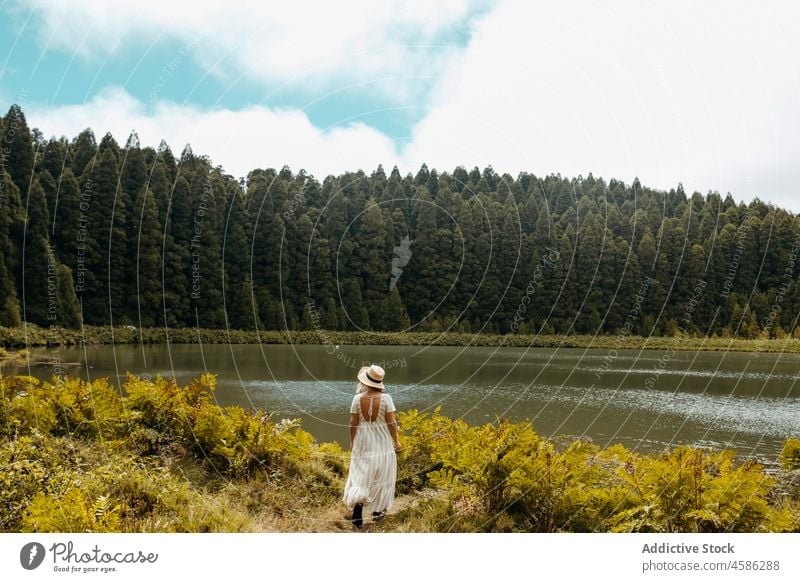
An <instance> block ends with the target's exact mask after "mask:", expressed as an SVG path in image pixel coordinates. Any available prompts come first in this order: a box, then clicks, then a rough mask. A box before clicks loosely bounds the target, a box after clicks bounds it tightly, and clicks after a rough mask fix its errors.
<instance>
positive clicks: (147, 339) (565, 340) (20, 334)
mask: <svg viewBox="0 0 800 582" xmlns="http://www.w3.org/2000/svg"><path fill="white" fill-rule="evenodd" d="M166 342H170V343H175V344H196V343H203V344H226V343H234V344H257V343H262V344H289V343H293V344H323V345H400V346H405V345H407V346H418V345H426V346H427V345H439V346H486V347H498V346H507V347H540V348H557V347H561V348H598V349H606V350H621V349H634V350H642V349H653V350H690V351H697V350H701V351H742V352H773V353H800V339H797V338H790V337H787V338H783V339H776V338H772V339H769V338H764V339H738V338H721V337H709V338H706V337H688V336H681V337H639V336H632V335H609V336H589V335H570V336H561V335H538V336H537V335H525V334H506V335H496V334H471V333H455V332H447V333H438V332H401V333H388V332H353V331H327V330H317V331H293V332H287V331H246V330H225V329H195V328H175V329H168V328H160V327H153V328H142V329H130V328H126V327H116V328H113V329H112V328H110V327H97V326H85V327H84V328H83V329H80V330H79V329H67V328H61V327H53V328H41V327H38V326H35V325H28V326H25V327H0V347H4V348H29V347H37V346H59V345H62V346H70V345H82V344H84V343H86V344H132V343H133V344H138V343H145V344H157V343H166Z"/></svg>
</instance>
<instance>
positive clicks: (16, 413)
mask: <svg viewBox="0 0 800 582" xmlns="http://www.w3.org/2000/svg"><path fill="white" fill-rule="evenodd" d="M214 387H215V378H214V376H213V375H204V376H202V377H200V378H198V379H196V380H194V381H193V382H191V383H190V384H188V385H186V386H178V385H177V384H176V383H175V381H174V380H172V379H162V378H157V379H156V380H155V381H147V380H144V379H142V378H139V377H137V376H129V377H128V379H127V382H126V384H125V386H124V392H123V394H120V393H119V392H118V391H117V390H116V389H115V388H112V387H110V386H109V385H108V383H107V382H106V381H105V380H104V379H99V380H96V381H94V382H84V381H81V380H79V379H76V378H70V377H64V378H58V379H57V380H56V381H55V383H54V384H50V383H46V382H44V383H42V382H40V381H38V380H36V379H34V378H29V377H19V376H18V377H0V469H2V470H0V530H1V531H6V532H8V531H25V532H32V531H38V532H57V531H69V532H86V531H91V532H107V531H108V532H116V531H124V532H129V531H136V532H138V531H146V532H172V531H179V532H203V531H223V532H244V531H353V530H352V527H351V526H350V524H349V522H348V520H347V513H346V509H345V508H344V507H343V506H342V505H341V503H340V501H339V500H340V498H341V494H342V489H343V484H344V479H345V477H346V471H347V463H348V453H347V452H346V451H343V450H342V449H341V448H340V447H339V446H338V445H336V444H333V443H319V442H316V441H315V440H314V439H313V437H312V436H311V435H310V434H308V433H307V432H305V431H303V430H302V428H301V427H300V425H299V421H297V420H288V419H277V418H273V417H272V416H270V415H269V414H267V413H265V412H263V411H246V410H243V409H241V408H238V407H220V406H217V405H216V404H214V400H213V390H214ZM399 421H400V426H401V433H402V434H401V441H402V444H403V450H402V452H401V453H400V454H399V456H398V482H397V498H396V502H395V505H394V507H393V509H392V512H391V513H390V515H389V516H388V517H387V518H386V520H385V521H384V522H382V523H379V524H369V525H368V527H367V531H370V530H371V531H398V532H442V531H509V532H511V531H532V532H560V531H589V532H591V531H598V532H601V531H632V532H684V531H686V532H691V531H744V532H756V531H800V441H798V440H789V441H787V443H786V445H785V447H784V452H783V455H782V459H781V462H782V469H781V470H780V471H779V472H778V473H777V474H767V473H766V472H765V471H764V470H763V468H762V467H761V466H760V465H758V464H755V463H752V462H740V461H738V460H737V458H736V456H735V454H734V453H733V452H732V451H711V450H701V449H691V448H678V449H675V450H672V451H665V452H664V453H663V454H661V455H639V454H636V453H633V452H631V451H629V450H627V449H625V448H624V447H621V446H614V447H609V448H607V449H600V448H598V447H596V446H594V445H592V444H590V443H587V442H583V441H580V440H578V441H575V440H563V441H560V440H548V439H544V438H542V437H540V436H539V435H538V434H537V433H536V432H535V431H534V429H533V427H532V426H531V425H530V423H525V422H522V423H511V422H507V421H502V422H499V423H497V424H494V425H491V424H487V425H484V426H470V425H468V424H466V423H465V422H463V421H460V420H451V419H449V418H446V417H444V416H442V415H440V414H439V412H438V410H437V411H435V412H433V413H431V414H420V413H419V412H418V411H415V410H411V411H406V412H402V413H400V414H399Z"/></svg>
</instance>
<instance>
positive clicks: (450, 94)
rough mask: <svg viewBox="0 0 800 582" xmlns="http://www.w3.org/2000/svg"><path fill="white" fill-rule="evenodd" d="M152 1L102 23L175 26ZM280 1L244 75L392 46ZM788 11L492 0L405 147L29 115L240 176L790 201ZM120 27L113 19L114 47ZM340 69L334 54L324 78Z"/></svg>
mask: <svg viewBox="0 0 800 582" xmlns="http://www.w3.org/2000/svg"><path fill="white" fill-rule="evenodd" d="M163 4H164V5H165V7H164V8H158V7H157V6H154V7H153V10H154V11H155V14H156V15H155V16H147V15H146V13H147V12H148V11H147V10H143V11H141V12H138V11H137V13H136V15H134V14H133V13H129V12H126V10H127V9H120V11H119V12H118V13H114V14H113V15H111V16H108V17H107V18H108V19H111V20H112V21H114V22H116V20H119V22H120V23H123V22H125V21H127V20H129V19H130V20H133V19H135V18H138V17H141V18H147V19H150V21H151V24H152V23H154V22H157V23H158V26H160V27H170V26H173V25H175V26H177V23H178V21H179V20H181V13H180V11H179V10H177V9H175V8H169V6H170V4H169V3H166V2H164V3H163ZM56 5H57V6H62V4H59V3H56ZM77 5H78V6H79V7H85V6H88V4H87V3H85V2H78V3H77ZM202 6H205V4H203V5H202ZM458 6H461V4H457V6H456V7H455V8H453V9H452V11H451V13H452V14H455V13H458ZM100 10H103V9H102V8H101V9H100ZM198 10H199V14H195V13H194V12H193V11H188V12H189V13H190V14H188V16H187V19H188V21H189V22H190V23H195V22H196V23H197V24H193V25H192V26H194V27H195V28H197V29H200V28H201V27H202V26H205V25H206V24H207V23H208V22H209V21H210V20H213V19H214V18H219V19H220V20H225V25H229V26H230V28H231V30H230V31H228V32H226V31H222V33H223V34H224V35H227V36H226V38H228V36H229V37H230V38H228V40H225V41H224V42H223V43H222V44H221V46H223V45H224V46H227V45H233V43H234V41H233V40H231V39H232V38H233V37H236V36H237V35H244V34H245V32H246V29H247V26H246V25H245V24H243V23H239V22H235V21H234V22H230V21H231V18H227V19H226V18H225V17H224V15H223V14H221V13H220V14H216V15H214V14H213V10H215V9H214V8H207V7H198ZM291 10H294V9H290V8H281V9H279V11H278V12H276V13H275V14H274V18H273V19H272V20H270V21H269V24H268V26H269V27H271V30H273V31H274V33H273V34H272V35H271V36H269V35H268V36H265V37H264V38H263V39H259V40H258V41H257V42H256V44H254V45H252V47H249V46H245V45H247V43H244V44H243V45H242V47H241V53H242V54H241V55H240V56H237V58H238V59H240V60H241V62H252V64H253V66H254V67H255V66H257V61H258V60H259V59H258V56H257V55H258V49H257V47H261V49H263V50H264V51H265V54H264V57H263V58H264V60H265V62H267V63H270V64H268V66H265V69H264V70H270V71H278V72H279V73H280V74H283V75H288V74H290V73H291V71H292V70H294V68H299V69H302V68H303V67H312V66H315V65H316V64H317V58H322V57H321V56H320V55H321V54H322V53H326V52H328V49H329V48H330V51H329V52H330V59H327V60H326V59H325V58H322V60H323V61H324V62H325V63H328V64H329V63H334V62H337V59H340V58H341V57H342V55H345V56H346V55H352V54H353V52H352V51H357V50H361V49H364V50H365V53H364V60H363V61H361V62H359V63H358V64H357V65H356V64H355V63H354V66H361V67H364V70H377V69H380V68H381V63H382V62H383V60H384V57H385V55H384V54H383V53H381V52H380V51H379V50H377V48H379V47H380V46H381V45H380V43H381V42H385V41H386V38H387V34H388V33H386V32H385V29H386V27H387V26H388V24H387V22H388V21H389V20H391V18H390V17H389V16H387V14H388V13H387V12H384V11H382V10H379V9H375V10H376V13H375V14H374V15H372V16H365V17H364V18H365V19H366V20H364V21H361V20H359V21H358V22H354V23H353V26H354V27H355V28H354V31H356V32H353V31H344V32H342V31H338V32H335V33H331V34H332V35H333V36H332V37H331V40H330V44H326V43H327V41H324V40H322V39H324V38H326V37H325V36H324V34H323V33H324V32H325V30H327V29H326V28H325V27H322V28H320V26H321V25H320V20H321V19H319V18H316V19H314V21H313V22H311V23H309V25H308V26H309V27H310V28H309V34H308V35H306V36H305V37H303V38H304V39H305V40H304V42H301V41H300V38H301V37H300V36H298V37H297V38H292V37H290V31H295V32H297V31H299V30H303V27H298V26H297V25H294V24H291V25H290V24H288V23H287V22H286V21H285V20H281V19H282V18H283V19H285V18H288V17H289V16H292V18H301V17H300V15H299V13H298V14H292V13H291V12H287V11H291ZM321 10H323V12H322V14H323V15H324V20H326V21H328V24H327V28H347V26H343V23H346V22H347V19H348V18H352V19H354V20H358V19H355V16H354V10H355V9H354V8H353V7H352V5H348V7H346V8H342V14H343V16H338V17H335V15H334V14H333V13H328V12H324V10H325V9H321ZM793 10H794V9H793V6H792V5H791V4H782V5H778V4H769V5H768V6H767V5H757V4H737V5H736V7H735V8H731V5H730V4H729V3H714V4H711V3H702V4H696V3H670V4H668V5H655V4H650V3H641V2H638V1H637V2H615V3H613V4H609V3H594V2H589V3H581V4H574V3H570V4H569V5H564V4H562V3H556V2H549V3H537V4H536V5H532V4H529V3H524V2H513V1H510V0H509V1H506V2H503V3H501V4H500V5H499V6H498V7H497V8H496V9H495V10H493V11H492V12H491V13H490V14H489V15H487V16H486V17H485V18H483V19H482V20H480V21H479V22H478V23H477V25H476V27H475V29H474V31H473V35H472V37H471V41H470V42H469V45H468V46H467V48H466V49H465V50H464V51H462V52H460V53H457V54H448V55H447V56H446V57H445V58H446V59H447V61H446V66H445V67H444V69H443V71H444V73H443V74H442V75H441V78H440V80H439V82H438V85H437V88H436V90H435V93H434V96H433V99H432V101H431V102H430V103H427V104H425V105H427V106H429V108H430V110H429V112H428V114H427V115H426V117H425V118H424V119H423V120H422V121H420V122H419V123H418V124H417V125H416V127H414V129H413V133H412V136H411V140H410V143H409V144H408V145H407V147H406V148H405V149H404V150H403V151H402V152H400V153H398V152H397V150H396V148H395V147H394V143H393V142H392V141H391V140H390V139H389V138H388V137H387V136H385V135H383V134H381V133H380V132H378V131H376V130H374V129H371V128H369V127H367V126H365V125H358V124H356V125H348V126H346V127H342V128H338V129H335V130H332V131H321V130H319V129H317V128H315V127H313V126H312V124H311V123H310V122H309V121H308V119H307V117H306V116H305V114H304V113H303V112H301V111H298V110H295V111H290V110H270V109H268V108H266V107H253V108H249V109H246V110H243V111H236V112H234V111H228V110H223V109H221V110H215V111H210V112H204V111H201V110H198V109H196V108H192V107H181V106H179V105H176V104H170V103H163V102H162V103H157V104H156V105H155V106H154V107H153V108H149V107H145V106H143V104H141V103H139V102H137V101H135V100H134V99H132V98H131V97H130V96H128V95H127V94H124V93H119V92H116V93H113V92H111V93H109V92H107V93H105V94H103V95H102V96H100V97H98V98H96V99H94V100H93V101H92V102H90V103H87V104H85V105H83V106H76V107H70V108H67V107H56V108H50V109H48V108H41V109H38V110H35V111H32V112H31V114H30V117H31V121H32V122H33V124H35V125H37V126H39V127H40V128H41V129H42V131H43V132H44V133H45V134H47V135H50V134H53V133H55V134H61V133H64V134H66V135H69V136H73V135H75V134H76V133H77V132H78V131H80V130H81V129H83V128H84V127H86V126H89V125H91V126H92V127H94V128H95V129H96V131H97V132H98V133H102V132H104V131H105V130H106V129H110V130H111V131H112V132H113V133H114V135H115V136H116V137H117V138H118V139H119V140H120V141H124V139H125V137H126V136H127V135H128V133H129V132H130V130H131V129H134V128H135V129H136V130H137V131H138V132H139V134H140V136H141V138H142V141H143V143H149V144H153V145H155V144H157V143H158V141H159V140H160V139H161V138H162V137H163V138H165V139H167V141H168V142H169V143H170V144H171V145H172V146H173V148H175V149H179V148H180V146H181V145H182V144H184V143H186V142H191V143H192V146H193V148H194V150H195V151H196V152H198V153H204V154H208V155H210V156H211V157H212V159H213V160H214V162H215V163H220V164H222V165H223V166H225V168H226V169H227V170H228V171H230V172H231V173H234V174H236V175H244V174H246V173H247V171H249V170H250V169H252V168H255V167H266V166H272V167H280V166H282V165H283V164H289V165H290V166H291V167H292V168H293V169H294V170H298V169H300V168H305V169H307V170H308V171H310V172H312V173H314V174H316V175H324V174H327V173H339V172H341V171H344V170H353V169H356V168H362V169H364V170H365V171H369V170H370V169H373V168H375V167H376V166H377V164H378V163H383V165H384V166H385V167H387V168H388V167H391V166H392V165H393V164H395V163H396V164H398V165H399V167H400V168H401V170H402V171H415V170H416V169H417V168H418V167H419V165H420V164H421V163H423V162H425V163H427V164H428V166H430V167H437V168H439V169H445V170H451V169H452V168H453V167H454V166H456V165H459V164H461V165H466V166H467V167H471V166H472V165H478V166H481V167H483V166H485V165H489V164H491V165H492V166H494V168H495V169H496V170H498V171H501V172H502V171H508V172H510V173H512V174H515V173H516V172H518V171H522V170H525V171H530V172H534V173H536V174H538V175H544V174H547V173H550V172H560V173H561V174H562V175H565V176H576V175H578V174H582V175H584V176H585V175H586V174H588V173H589V172H592V173H593V174H594V175H595V176H600V175H602V176H603V177H605V178H610V177H615V178H618V179H622V180H624V181H626V182H630V181H632V179H633V178H634V177H635V176H638V177H639V178H640V179H641V181H642V183H644V184H646V185H648V186H652V187H656V188H664V189H668V188H671V187H674V186H676V185H677V183H678V182H683V184H684V187H685V188H686V190H687V191H689V192H691V191H693V190H699V191H701V192H706V191H707V190H718V191H720V192H723V193H724V192H727V191H730V192H731V193H732V194H733V195H734V196H735V197H736V198H737V199H740V200H749V199H751V198H753V197H754V196H759V197H760V198H762V199H764V200H768V201H772V202H775V203H776V204H779V205H781V206H784V207H787V208H790V209H793V210H795V211H800V195H798V194H800V107H798V106H797V103H798V102H800V73H799V72H798V68H797V64H796V63H795V59H796V56H797V55H798V54H800V35H796V34H795V32H794V30H793V29H792V28H793V26H794V22H796V21H797V19H796V18H795V16H796V15H794V14H793ZM348 11H349V12H348ZM111 12H113V11H111ZM53 14H57V11H54V12H53ZM142 15H143V16H142ZM212 16H213V17H212ZM424 16H425V18H423V17H422V16H419V17H417V16H414V17H413V18H416V19H417V21H418V24H419V25H420V26H427V27H429V29H430V30H437V29H438V28H440V27H441V26H443V25H444V24H443V23H444V22H445V21H449V20H448V18H449V17H444V16H441V15H440V14H439V12H438V10H436V9H430V12H429V13H428V14H426V15H424ZM105 18H106V17H105V16H104V17H102V18H100V20H97V22H100V21H103V22H108V20H103V19H105ZM413 18H412V17H410V16H409V17H407V18H406V19H405V20H404V21H403V22H409V21H411V20H413ZM115 19H116V20H115ZM75 20H79V18H77V17H76V18H75ZM301 20H302V19H301ZM428 21H430V22H428ZM364 22H372V23H382V26H383V28H382V27H381V26H377V29H379V30H383V31H384V32H383V33H379V34H378V37H376V38H378V40H363V39H360V37H361V36H363V35H365V34H367V35H368V33H369V31H370V29H371V28H372V26H371V25H366V24H364ZM423 22H425V23H426V24H424V25H423V24H420V23H423ZM122 26H123V24H118V25H115V26H113V27H112V30H113V31H114V32H109V33H108V34H109V39H111V38H114V35H116V34H118V33H119V27H122ZM136 26H139V25H135V26H134V28H135V27H136ZM243 27H244V28H243ZM221 28H225V26H221ZM381 34H382V36H381ZM306 41H307V42H306ZM109 42H110V41H109ZM359 43H360V44H359ZM306 45H308V46H306ZM354 47H355V48H354ZM358 47H360V48H358ZM366 47H373V48H376V50H375V51H374V52H370V50H369V49H368V48H366ZM267 48H270V49H271V51H270V50H267ZM237 50H238V49H237ZM279 54H285V55H286V58H287V59H288V61H287V62H289V63H293V65H291V66H290V65H285V63H282V62H281V59H280V58H278V57H276V56H275V55H279ZM325 66H328V65H325ZM325 66H323V69H324V68H325ZM346 66H347V64H346V63H342V62H340V61H339V64H338V65H336V66H334V65H330V67H329V68H328V69H326V70H328V71H330V72H332V71H334V70H336V68H337V67H346ZM395 66H402V65H401V64H398V63H396V62H395V61H393V60H391V59H390V62H389V64H388V65H387V70H388V69H391V68H392V67H395ZM254 74H256V73H255V72H254ZM27 109H31V108H30V107H28V108H27Z"/></svg>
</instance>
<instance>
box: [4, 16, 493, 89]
mask: <svg viewBox="0 0 800 582" xmlns="http://www.w3.org/2000/svg"><path fill="white" fill-rule="evenodd" d="M479 4H480V2H479V1H478V0H431V1H426V2H413V1H412V0H391V1H387V2H364V1H359V0H338V1H336V2H331V1H330V0H294V1H291V2H254V1H252V0H226V1H225V2H185V1H184V2H180V1H164V0H136V1H135V2H134V1H131V0H50V1H48V2H40V1H39V0H17V7H18V8H19V9H21V10H24V11H28V10H31V11H33V14H34V15H35V16H36V18H34V19H33V20H32V22H33V23H34V24H33V25H34V26H36V27H37V30H38V32H39V34H40V37H41V38H42V41H43V43H44V42H47V44H48V46H49V47H51V48H61V49H64V50H66V51H68V52H70V53H76V54H78V55H81V56H82V57H84V58H95V59H97V60H99V61H102V60H103V59H105V57H106V56H107V55H108V53H109V52H111V51H121V50H125V49H127V48H129V47H130V46H131V45H134V46H135V47H136V48H138V49H141V50H145V49H146V48H147V46H148V45H149V44H150V43H151V42H152V41H153V40H155V39H157V38H167V39H177V40H178V41H179V42H180V43H182V44H183V45H184V46H188V47H191V48H192V51H193V54H194V56H195V57H196V58H197V59H198V61H199V62H200V63H201V65H202V66H204V67H206V68H207V69H208V70H209V72H210V73H211V74H213V75H217V76H222V77H224V78H228V79H229V80H230V81H231V82H232V81H234V80H235V79H236V78H237V77H238V76H239V75H240V74H246V75H247V77H248V78H249V79H251V80H252V79H258V80H262V81H265V82H268V83H269V84H270V86H271V87H272V88H274V87H275V86H277V85H279V84H280V83H285V82H288V83H297V84H301V85H310V86H312V87H322V86H326V87H329V86H330V85H331V83H333V84H334V85H336V86H341V84H346V83H348V82H351V81H352V80H354V79H355V80H358V81H364V80H371V81H374V80H375V79H384V78H385V79H386V80H385V81H384V82H382V83H376V85H377V86H380V87H383V88H384V89H386V90H387V92H388V93H389V94H395V93H396V92H397V91H398V90H399V88H400V87H402V86H404V84H403V83H398V82H393V81H392V80H391V78H394V77H398V76H399V77H410V76H415V75H419V74H420V71H421V70H427V71H429V72H430V71H432V70H433V67H435V65H436V63H437V62H441V58H442V53H443V51H442V48H435V47H433V46H428V45H437V44H440V41H441V40H442V38H444V37H443V35H444V34H445V33H447V32H448V31H449V30H451V29H452V27H454V26H457V25H460V24H462V23H463V22H464V21H465V20H466V19H468V18H469V17H470V15H472V14H474V13H475V11H476V10H479V9H480V6H479ZM445 52H446V51H445ZM167 60H170V59H169V58H168V59H167ZM231 65H232V66H233V70H228V68H229V67H230V66H231ZM408 85H409V84H408V83H405V86H408Z"/></svg>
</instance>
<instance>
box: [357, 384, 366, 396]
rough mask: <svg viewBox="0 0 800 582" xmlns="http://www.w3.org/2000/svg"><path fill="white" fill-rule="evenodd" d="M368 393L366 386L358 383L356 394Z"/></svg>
mask: <svg viewBox="0 0 800 582" xmlns="http://www.w3.org/2000/svg"><path fill="white" fill-rule="evenodd" d="M366 391H367V387H366V386H364V385H363V384H362V383H361V382H356V394H360V393H362V392H366Z"/></svg>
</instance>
